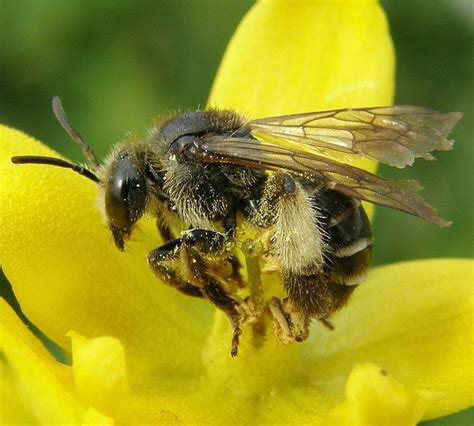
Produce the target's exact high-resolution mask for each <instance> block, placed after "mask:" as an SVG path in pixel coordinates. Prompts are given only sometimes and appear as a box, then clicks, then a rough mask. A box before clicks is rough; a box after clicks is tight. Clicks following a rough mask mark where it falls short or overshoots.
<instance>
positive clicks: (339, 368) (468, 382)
mask: <svg viewBox="0 0 474 426" xmlns="http://www.w3.org/2000/svg"><path fill="white" fill-rule="evenodd" d="M473 265H474V262H472V261H469V260H455V259H445V260H426V261H416V262H406V263H400V264H395V265H390V266H384V267H381V268H376V269H374V270H372V271H371V273H370V276H369V280H368V282H367V283H366V284H364V285H362V286H360V287H359V288H358V290H357V291H356V292H355V294H354V297H353V299H352V300H351V301H350V303H349V305H348V306H347V308H345V309H344V310H342V311H341V312H339V313H338V314H337V315H336V316H335V317H334V324H335V326H336V329H335V330H334V332H332V333H331V332H328V331H326V330H324V329H323V328H321V327H318V326H316V327H314V328H313V330H312V336H311V340H312V342H311V343H310V344H308V345H306V346H305V347H304V349H305V350H307V351H308V353H307V357H308V359H311V360H314V359H317V360H318V361H317V362H315V363H314V364H312V365H313V369H312V371H311V373H309V374H311V375H312V376H314V377H318V383H321V384H322V385H323V386H324V387H325V388H326V391H327V392H330V393H333V392H336V393H340V392H341V388H340V387H341V384H342V383H343V381H342V377H345V376H346V375H348V374H349V371H350V370H351V368H352V366H353V365H354V364H357V363H365V362H375V363H376V364H377V365H379V366H380V367H381V368H383V369H384V370H386V371H388V372H390V374H392V375H393V376H394V377H396V378H397V380H399V381H400V382H401V383H403V384H404V385H405V386H407V387H408V388H411V389H413V390H415V391H416V392H417V393H418V394H419V395H421V396H422V397H423V398H424V399H425V400H426V401H427V403H428V407H427V411H426V413H425V415H424V419H430V418H434V417H439V416H443V415H447V414H451V413H453V412H456V411H459V410H462V409H464V408H468V407H470V406H472V405H474V380H473V370H472V360H473V359H474V312H473V306H474V292H473V291H472V284H473V267H474V266H473Z"/></svg>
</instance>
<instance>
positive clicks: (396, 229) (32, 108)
mask: <svg viewBox="0 0 474 426" xmlns="http://www.w3.org/2000/svg"><path fill="white" fill-rule="evenodd" d="M252 3H253V2H252V1H250V0H240V1H233V0H226V1H224V0H220V1H217V0H207V1H204V0H199V1H190V0H189V1H185V0H174V1H130V0H100V1H97V0H80V1H79V0H76V1H60V0H41V1H34V0H29V1H28V0H19V1H13V0H0V24H1V25H0V40H1V43H0V58H1V61H0V120H1V122H3V123H5V124H8V125H10V126H12V127H15V128H18V129H21V130H23V131H25V132H27V133H29V134H31V135H33V136H35V137H37V138H38V139H40V140H42V141H44V142H46V143H48V144H49V145H51V146H52V147H54V148H55V149H57V150H58V151H59V152H61V153H62V154H63V155H65V156H66V157H69V158H71V159H73V160H75V161H83V158H82V156H81V153H80V152H79V150H78V148H77V147H76V146H75V145H74V144H73V143H72V142H70V141H69V139H68V137H67V136H66V134H65V133H64V131H63V130H62V129H61V127H60V126H59V125H58V123H57V122H56V120H55V119H54V117H53V115H52V113H51V108H50V99H51V97H52V96H53V95H59V96H61V97H62V99H63V103H64V105H65V108H66V111H67V112H68V114H69V116H70V117H71V119H72V121H73V123H74V125H75V126H76V127H77V128H78V129H79V130H80V132H81V134H82V135H83V137H84V138H85V139H86V141H88V143H90V144H91V145H92V146H93V147H94V149H95V150H96V152H97V154H98V155H99V157H103V156H104V155H105V154H106V152H107V151H108V149H109V147H110V146H111V145H113V144H114V143H115V142H117V141H119V140H121V139H122V138H123V137H124V136H125V135H126V134H127V133H128V132H131V133H134V134H137V135H141V136H143V135H144V134H145V132H146V129H147V128H149V127H150V125H151V124H152V122H153V119H154V117H155V116H157V115H160V114H164V113H167V112H170V111H176V110H178V109H188V108H195V107H198V106H201V107H202V106H204V105H205V104H206V99H207V95H208V93H209V89H210V87H211V84H212V81H213V78H214V75H215V72H216V70H217V67H218V65H219V61H220V59H221V57H222V54H223V52H224V50H225V47H226V45H227V42H228V40H229V39H230V37H231V35H232V33H233V32H234V29H235V28H236V27H237V25H238V23H239V21H240V19H241V17H242V16H243V15H244V14H245V12H246V10H247V9H248V8H249V7H250V6H251V4H252ZM382 3H383V5H384V7H385V10H386V12H387V15H388V18H389V21H390V26H391V31H392V36H393V39H394V42H395V46H396V51H397V62H398V65H397V91H396V93H397V95H396V103H399V104H420V105H425V106H430V107H432V108H434V109H438V110H440V111H445V112H447V111H462V112H464V114H465V117H464V118H463V119H462V121H461V122H460V124H459V125H458V127H457V128H456V130H455V132H454V137H455V138H456V140H457V143H456V146H455V150H454V151H453V152H449V153H440V154H438V155H437V157H438V161H437V162H436V163H434V164H433V163H428V162H423V161H419V162H418V163H417V164H416V167H414V168H411V169H407V170H404V171H402V172H400V171H398V170H392V169H390V168H388V167H382V168H381V173H382V174H383V175H384V176H387V177H391V178H414V179H418V180H419V181H420V182H422V183H423V184H424V185H425V186H426V190H425V192H424V194H425V196H426V198H427V200H429V202H431V203H432V204H433V205H435V206H436V207H437V208H438V209H439V211H440V213H441V215H442V216H443V217H445V218H448V219H450V220H452V221H453V225H452V226H451V227H450V228H448V229H438V228H436V227H433V226H431V225H429V224H427V223H424V222H422V221H421V220H419V219H416V218H413V217H410V216H408V215H405V214H399V213H397V212H393V211H389V210H387V209H383V208H379V209H377V214H376V219H375V224H374V228H375V229H374V233H375V236H376V250H375V263H376V264H383V263H388V262H394V261H398V260H406V259H415V258H429V257H440V256H459V257H472V256H473V254H474V251H473V248H474V246H473V241H474V238H473V237H474V226H473V225H474V221H473V213H472V211H473V207H474V205H473V204H474V203H473V200H474V195H473V194H474V179H473V175H472V170H473V165H474V144H473V143H472V142H471V140H470V139H471V138H472V135H473V134H474V129H473V122H474V120H473V119H474V115H473V114H474V112H473V104H472V99H473V94H474V73H473V63H472V58H473V57H474V55H473V53H474V51H473V50H474V43H473V41H474V37H473V36H474V23H473V19H474V11H473V9H474V5H473V3H472V2H471V0H464V1H463V0H443V1H442V0H438V1H436V2H428V1H426V0H385V1H382ZM295 112H297V111H295ZM387 285H396V283H387ZM463 416H464V417H463ZM466 416H467V417H466ZM469 419H470V420H469ZM446 421H448V422H447V423H446ZM443 422H444V423H443ZM468 422H469V423H471V422H472V411H471V414H469V413H467V412H465V413H461V414H459V415H457V416H451V417H450V418H447V419H446V420H440V421H437V422H433V423H432V424H435V423H436V424H438V425H442V424H443V425H444V424H459V425H462V424H468Z"/></svg>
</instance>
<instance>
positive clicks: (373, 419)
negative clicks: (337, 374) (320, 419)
mask: <svg viewBox="0 0 474 426" xmlns="http://www.w3.org/2000/svg"><path fill="white" fill-rule="evenodd" d="M346 397H347V402H345V403H344V404H342V405H341V406H339V407H337V408H336V409H335V410H334V412H332V413H331V414H330V415H329V416H328V418H327V419H325V423H326V424H328V425H330V424H334V425H335V424H337V425H339V426H343V425H348V426H349V425H350V426H389V425H393V426H398V425H405V426H409V425H416V424H418V422H419V421H420V420H421V418H422V415H423V413H424V411H425V409H426V402H425V401H424V400H423V398H421V397H420V396H419V395H418V394H417V393H416V392H414V391H413V390H411V389H407V388H406V387H405V386H403V385H402V384H401V383H399V382H397V381H396V380H395V379H394V378H393V377H391V376H390V375H388V373H387V372H386V371H385V370H383V369H381V368H380V367H378V366H377V365H375V364H371V363H367V364H364V365H356V366H355V367H354V369H353V370H352V372H351V374H350V376H349V379H348V380H347V383H346Z"/></svg>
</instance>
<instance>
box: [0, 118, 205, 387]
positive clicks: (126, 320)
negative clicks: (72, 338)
mask: <svg viewBox="0 0 474 426" xmlns="http://www.w3.org/2000/svg"><path fill="white" fill-rule="evenodd" d="M25 154H39V155H52V156H57V154H56V153H54V152H52V151H51V150H50V149H48V148H46V147H45V146H43V145H41V144H40V143H39V142H37V141H35V140H34V139H32V138H30V137H28V136H26V135H25V134H23V133H21V132H18V131H15V130H13V129H10V128H8V127H5V126H0V170H1V176H2V185H1V187H0V206H2V207H1V209H0V262H1V264H2V268H3V270H4V273H5V275H6V276H7V277H8V279H9V280H10V282H11V283H12V286H13V289H14V291H15V294H16V296H17V298H18V300H19V301H20V304H21V307H22V309H23V311H24V312H25V314H26V315H27V317H28V318H29V319H30V320H31V321H32V322H33V323H34V324H35V325H37V326H38V327H39V328H40V329H41V330H42V331H43V332H44V333H45V334H46V335H47V336H48V337H50V338H51V339H52V340H54V341H55V342H56V343H58V344H59V345H60V346H62V347H63V348H66V349H68V348H69V345H70V342H69V339H68V338H67V337H66V333H67V332H68V331H69V330H71V329H73V330H75V331H77V332H78V333H81V334H83V335H86V336H90V337H95V336H103V335H109V336H114V337H116V338H118V339H119V340H120V341H121V342H122V343H123V345H124V347H125V350H126V356H127V357H131V358H132V359H134V360H135V361H136V362H133V363H131V378H132V379H133V377H135V375H136V374H135V373H137V374H138V373H140V374H139V375H140V376H141V375H145V376H146V377H148V376H149V375H150V374H151V373H152V372H153V371H160V370H162V369H164V370H166V371H167V370H168V369H171V370H172V371H174V372H177V371H181V372H186V371H187V372H189V371H193V370H194V369H199V365H200V362H199V358H198V357H196V356H195V354H196V348H197V347H200V346H201V345H202V342H203V341H204V339H205V331H204V330H205V329H206V328H207V327H208V326H209V325H208V324H209V323H208V320H209V316H206V312H209V313H210V312H211V311H212V309H213V308H212V307H211V306H210V305H208V304H205V303H202V302H200V301H196V300H193V299H191V298H187V297H183V296H182V295H181V294H180V293H178V292H177V291H176V290H174V289H171V288H168V287H166V286H164V285H163V284H161V283H160V282H158V280H156V278H155V277H154V275H153V274H152V272H151V271H150V270H149V267H148V265H147V262H146V253H147V251H149V250H151V249H153V248H155V247H157V246H158V245H159V243H160V242H159V240H158V238H157V232H156V230H155V229H154V226H153V223H152V221H145V222H144V223H143V224H142V227H141V229H139V230H138V232H137V234H136V235H135V241H133V242H132V243H131V244H130V247H129V250H128V251H127V252H125V253H121V252H119V251H118V250H117V249H116V247H115V246H114V245H113V242H112V240H111V236H110V234H109V232H108V230H107V227H106V226H105V224H104V222H103V219H102V217H101V215H100V214H99V211H98V209H97V208H96V199H97V188H96V186H95V184H94V183H93V182H90V181H88V180H86V179H84V178H83V177H82V176H80V175H77V174H75V173H73V172H71V171H70V170H66V169H60V168H55V167H51V166H43V165H22V166H17V165H13V164H12V163H11V161H10V158H11V157H12V156H14V155H25ZM183 342H186V344H185V345H183V344H182V343H183ZM176 347H180V350H179V351H176V349H175V348H176ZM142 370H143V371H142Z"/></svg>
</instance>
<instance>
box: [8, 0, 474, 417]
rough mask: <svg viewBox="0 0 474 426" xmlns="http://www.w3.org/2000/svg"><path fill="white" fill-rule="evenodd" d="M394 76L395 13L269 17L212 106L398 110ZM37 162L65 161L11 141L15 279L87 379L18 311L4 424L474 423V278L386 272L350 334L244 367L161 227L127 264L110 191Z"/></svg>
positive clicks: (358, 297) (138, 242)
mask: <svg viewBox="0 0 474 426" xmlns="http://www.w3.org/2000/svg"><path fill="white" fill-rule="evenodd" d="M336 29H337V32H336V31H335V30H336ZM393 69H394V60H393V51H392V45H391V41H390V37H389V34H388V29H387V23H386V19H385V16H384V15H383V12H382V10H381V9H380V7H379V6H378V4H377V2H375V1H371V0H367V1H358V2H350V1H346V2H342V1H313V2H308V1H296V0H294V1H289V0H288V1H276V0H273V1H269V0H268V1H263V0H262V1H260V2H259V3H257V4H256V5H255V6H254V7H253V9H252V10H251V12H249V14H248V15H247V16H246V18H245V19H244V21H243V22H242V23H241V25H240V27H239V29H238V31H237V33H236V34H235V36H234V38H233V40H232V41H231V43H230V45H229V48H228V51H227V53H226V55H225V58H224V61H223V63H222V65H221V68H220V70H219V73H218V76H217V79H216V82H215V85H214V88H213V90H212V94H211V98H210V101H209V104H210V105H216V106H220V107H229V108H234V109H236V110H237V111H241V112H243V113H245V114H247V115H248V116H250V117H259V116H268V115H275V114H285V113H292V112H298V111H311V110H323V109H330V108H339V107H347V106H366V105H382V104H389V103H390V102H391V101H392V96H393ZM24 154H37V155H53V156H56V155H57V154H56V153H54V152H52V151H51V150H50V149H49V148H47V147H45V146H44V145H41V144H40V143H39V142H37V141H35V140H34V139H32V138H31V137H28V136H26V135H24V134H23V133H21V132H18V131H15V130H12V129H10V128H7V127H4V126H3V127H0V170H1V176H2V185H1V188H0V218H1V219H0V220H1V222H0V262H1V265H2V268H3V270H4V273H5V275H6V276H7V277H8V279H9V281H10V282H11V283H12V286H13V289H14V291H15V294H16V297H17V298H18V300H19V302H20V304H21V307H22V310H23V312H24V313H25V314H26V316H27V317H28V318H29V319H30V320H31V321H32V322H33V323H34V324H35V325H36V326H37V327H39V329H40V330H41V331H42V332H44V333H45V334H46V335H47V336H48V337H49V338H50V339H52V340H53V341H54V342H55V343H56V344H58V345H59V346H60V347H62V348H63V349H64V350H65V351H66V353H68V354H70V355H71V356H72V361H73V364H72V366H71V365H65V364H61V363H59V362H57V361H56V360H55V358H53V356H52V355H50V353H49V352H48V351H47V350H46V349H45V348H44V347H43V346H42V344H41V343H40V342H39V341H38V340H37V339H36V337H34V336H33V334H32V333H31V332H30V330H29V329H28V328H26V327H25V326H24V325H23V324H22V323H21V321H20V320H19V318H18V317H17V316H16V314H15V313H14V311H13V310H12V309H11V308H10V307H9V306H8V305H7V304H6V303H5V302H4V301H3V300H2V301H0V309H1V311H0V312H1V313H0V320H1V322H0V327H1V335H0V336H1V340H0V365H1V375H0V380H1V382H0V401H1V402H2V406H1V407H0V421H1V423H2V424H7V423H15V422H16V423H27V422H34V423H42V424H53V423H54V424H61V423H62V424H64V423H68V424H91V425H92V424H94V425H95V424H112V423H114V422H118V423H130V424H142V423H156V424H206V425H209V424H289V425H290V424H355V425H369V424H370V425H372V424H373V425H378V424H404V425H405V424H406V425H408V424H415V423H416V422H418V421H419V420H420V419H429V418H433V417H438V416H443V415H446V414H449V413H453V412H455V411H458V410H461V409H463V408H466V407H469V406H471V405H472V403H473V392H474V390H473V383H474V381H473V377H472V359H473V354H472V351H473V347H474V345H473V343H474V342H473V318H472V316H473V309H472V306H473V302H474V301H473V292H472V289H471V281H472V280H471V279H470V277H471V278H472V272H473V270H472V267H473V264H472V262H471V261H467V260H454V259H449V260H426V261H417V262H407V263H402V264H396V265H390V266H385V267H382V268H376V269H374V270H372V272H371V275H370V278H369V281H368V282H367V283H366V284H364V285H363V286H361V287H360V289H358V290H357V291H356V293H355V296H354V297H353V300H352V301H351V303H350V304H349V306H348V307H347V308H346V309H345V310H343V311H341V312H340V313H339V314H338V315H337V316H336V317H335V318H334V322H335V324H336V330H335V331H334V332H329V331H327V330H326V329H324V328H322V327H320V326H318V325H317V324H315V325H314V326H313V328H312V331H311V337H310V339H309V340H308V341H306V342H305V343H302V344H295V345H290V346H288V347H284V346H281V345H279V344H277V343H276V342H275V340H274V339H273V338H272V336H271V335H270V334H271V333H270V332H269V333H267V334H269V336H268V337H267V338H266V339H265V341H264V342H263V344H262V345H261V346H256V345H254V344H253V342H252V341H251V339H250V338H248V337H247V338H245V339H244V341H243V344H242V347H241V350H240V355H239V357H238V358H237V359H232V358H231V357H230V356H229V340H230V330H229V326H228V324H227V323H226V322H225V318H223V315H222V314H221V313H219V312H214V309H213V308H212V307H211V306H210V304H207V303H204V302H202V301H198V300H194V299H191V298H186V297H184V296H182V295H181V294H179V293H178V292H176V291H175V290H173V289H171V288H168V287H166V286H164V285H162V284H160V283H159V282H157V280H156V278H155V277H154V275H153V274H152V272H151V271H150V270H149V268H148V266H147V265H146V262H145V255H146V253H147V252H148V251H150V250H152V249H153V248H155V247H157V246H158V244H159V243H160V241H159V240H158V237H157V235H156V230H155V229H154V225H153V223H152V221H151V220H148V221H147V220H144V221H143V223H142V224H141V232H140V233H137V234H136V235H135V240H134V241H132V242H131V243H130V250H129V251H127V252H124V253H122V252H119V251H118V250H117V249H116V248H115V246H114V245H113V242H112V241H111V237H110V235H109V233H108V230H107V229H106V226H104V224H103V221H102V218H101V216H100V213H99V212H98V211H97V210H96V208H95V205H96V197H97V188H96V186H95V185H94V184H93V183H92V182H90V181H88V180H86V179H84V178H82V177H81V176H79V175H76V174H74V173H71V172H69V171H66V170H62V169H59V168H54V167H46V166H22V167H17V166H14V165H12V164H11V162H10V158H11V156H13V155H24ZM360 165H361V166H364V167H366V168H367V167H368V165H367V164H366V163H364V162H361V163H360ZM406 237H407V238H409V236H406ZM245 331H247V333H246V334H249V333H248V330H245ZM245 331H244V332H245Z"/></svg>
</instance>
